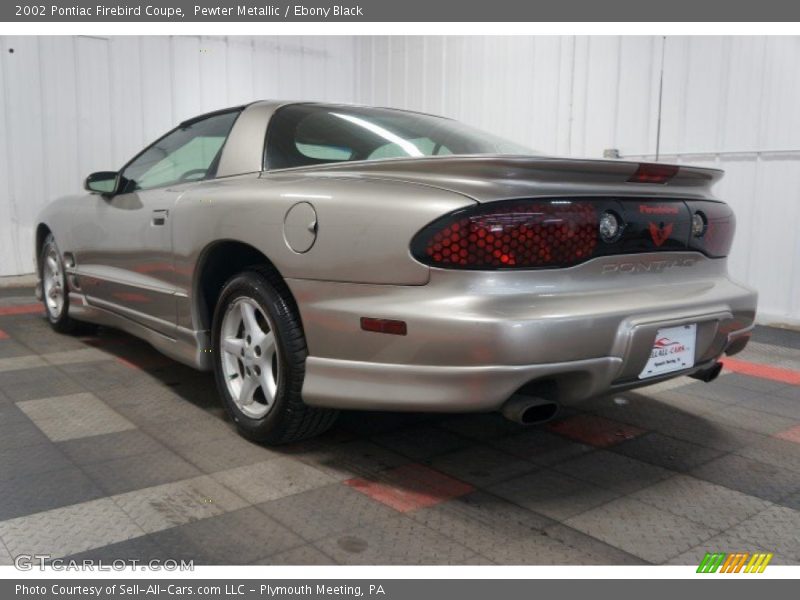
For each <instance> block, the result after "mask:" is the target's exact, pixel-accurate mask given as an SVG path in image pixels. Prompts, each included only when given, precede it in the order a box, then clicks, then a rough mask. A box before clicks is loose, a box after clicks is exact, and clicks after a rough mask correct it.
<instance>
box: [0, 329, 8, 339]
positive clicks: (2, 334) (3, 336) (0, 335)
mask: <svg viewBox="0 0 800 600" xmlns="http://www.w3.org/2000/svg"><path fill="white" fill-rule="evenodd" d="M7 339H8V334H7V333H6V332H5V331H3V330H2V329H0V340H7Z"/></svg>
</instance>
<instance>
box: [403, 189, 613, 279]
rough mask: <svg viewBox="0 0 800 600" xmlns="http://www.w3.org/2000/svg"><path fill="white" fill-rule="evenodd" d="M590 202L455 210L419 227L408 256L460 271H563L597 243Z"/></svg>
mask: <svg viewBox="0 0 800 600" xmlns="http://www.w3.org/2000/svg"><path fill="white" fill-rule="evenodd" d="M597 237H598V215H597V210H596V208H595V204H594V203H592V202H588V201H580V200H542V201H539V200H514V201H507V202H494V203H491V204H487V205H481V206H477V207H475V208H470V209H466V210H464V211H459V212H457V213H454V214H452V215H448V216H447V217H445V218H444V219H440V220H439V221H436V222H434V223H432V224H431V225H429V226H428V227H426V228H425V229H423V230H422V231H421V232H420V233H419V234H418V235H417V237H416V238H415V239H414V242H413V243H412V253H413V254H414V256H415V257H416V258H417V259H418V260H420V261H421V262H424V263H425V264H428V265H431V266H436V267H445V268H457V269H458V268H460V269H487V268H488V269H492V268H504V267H505V268H547V267H550V268H553V267H568V266H571V265H575V264H578V263H580V262H583V261H585V260H587V259H588V258H590V257H591V256H592V254H593V252H594V249H595V247H596V246H597V243H598V239H597Z"/></svg>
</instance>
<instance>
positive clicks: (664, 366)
mask: <svg viewBox="0 0 800 600" xmlns="http://www.w3.org/2000/svg"><path fill="white" fill-rule="evenodd" d="M696 340H697V324H696V323H692V324H691V325H680V326H678V327H665V328H664V329H659V330H658V333H656V339H655V341H654V342H653V348H652V350H651V351H650V360H648V361H647V364H646V365H645V366H644V369H642V372H641V373H639V379H647V378H648V377H656V376H657V375H664V374H665V373H671V372H673V371H682V370H683V369H689V368H690V367H693V366H694V348H695V342H696Z"/></svg>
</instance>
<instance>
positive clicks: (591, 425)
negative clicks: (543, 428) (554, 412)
mask: <svg viewBox="0 0 800 600" xmlns="http://www.w3.org/2000/svg"><path fill="white" fill-rule="evenodd" d="M547 428H548V429H549V430H550V431H553V432H555V433H559V434H561V435H563V436H565V437H568V438H570V439H573V440H575V441H577V442H581V443H583V444H589V445H590V446H596V447H598V448H607V447H608V446H613V445H614V444H619V443H620V442H624V441H625V440H630V439H632V438H635V437H637V436H640V435H642V434H643V433H646V431H645V430H644V429H640V428H638V427H634V426H633V425H628V424H626V423H620V422H619V421H612V420H611V419H605V418H603V417H597V416H594V415H575V416H574V417H568V418H566V419H563V420H561V421H555V422H553V423H551V424H550V425H548V427H547Z"/></svg>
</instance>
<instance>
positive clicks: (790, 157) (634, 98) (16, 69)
mask: <svg viewBox="0 0 800 600" xmlns="http://www.w3.org/2000/svg"><path fill="white" fill-rule="evenodd" d="M0 42H1V43H2V47H1V48H0V91H2V93H1V94H0V117H1V118H0V276H2V275H13V274H19V273H25V272H30V271H31V270H32V263H31V251H30V240H31V235H32V231H31V230H32V226H33V219H34V216H35V214H36V212H37V211H38V210H39V208H40V207H41V206H42V205H43V204H44V203H46V202H47V201H48V200H49V199H51V198H53V197H55V196H58V195H60V194H64V193H70V192H74V191H76V190H78V189H79V188H80V184H81V180H82V178H83V177H84V176H85V175H86V174H87V173H89V172H90V171H93V170H99V169H107V168H115V167H118V166H120V165H121V164H123V162H124V161H125V160H126V159H127V158H129V157H130V156H131V155H132V154H133V153H135V152H136V151H137V150H139V149H140V148H141V147H143V146H144V144H145V143H146V142H148V141H150V140H152V139H154V138H155V137H157V136H158V135H159V134H161V133H162V132H164V131H166V130H167V129H168V128H170V127H171V126H173V125H174V124H175V123H177V122H179V121H180V120H182V119H184V118H187V117H189V116H192V115H195V114H198V113H201V112H203V111H206V110H212V109H215V108H220V107H224V106H229V105H233V104H236V103H238V102H246V101H248V100H251V99H256V98H265V97H277V98H299V99H324V100H336V101H345V102H347V101H357V102H362V103H366V104H378V105H388V106H398V107H405V108H412V109H420V110H425V111H430V112H434V113H441V114H445V115H448V116H452V117H456V118H459V119H462V120H464V121H467V122H469V123H472V124H474V125H477V126H479V127H482V128H485V129H488V130H491V131H493V132H495V133H499V134H501V135H504V136H506V137H509V138H512V139H515V140H517V141H520V142H523V143H527V144H528V145H530V146H532V147H534V148H538V149H540V150H542V151H545V152H549V153H556V154H564V155H573V156H589V157H599V156H602V153H603V150H604V149H606V148H617V149H619V151H620V152H621V154H622V155H623V156H624V157H632V158H634V159H635V158H644V159H652V158H654V154H655V152H656V147H657V143H658V146H659V150H660V155H661V158H662V159H664V160H672V161H677V162H691V163H695V164H710V165H714V166H718V167H722V168H724V169H725V170H726V171H727V176H726V178H725V179H724V180H723V182H722V183H721V184H720V186H719V189H718V194H719V195H720V196H721V197H723V198H724V199H725V200H727V201H728V202H730V203H731V204H732V205H733V206H734V208H735V210H736V212H737V216H738V218H739V231H738V236H737V240H736V244H735V246H734V250H733V252H732V255H731V260H730V264H731V271H732V272H733V273H734V275H735V276H737V277H738V278H740V279H742V280H744V281H746V282H748V283H750V284H751V285H753V286H754V287H756V288H757V289H758V290H759V292H760V294H761V300H760V310H761V318H762V321H766V322H789V323H794V324H800V110H798V108H797V107H798V106H800V38H798V37H755V36H753V37H668V38H666V39H665V38H662V37H618V36H597V37H574V36H560V37H546V36H543V37H535V38H532V37H517V36H514V37H511V36H509V37H460V36H443V37H399V36H397V37H358V38H353V37H346V36H334V37H270V38H242V37H229V38H222V37H220V38H207V37H188V36H186V37H184V36H179V37H114V38H92V37H40V38H34V37H25V38H14V37H5V38H1V39H0ZM12 49H13V50H14V52H13V53H11V52H10V50H12ZM662 65H663V93H662V94H661V110H660V111H659V90H660V88H661V83H662V82H661V73H662ZM659 116H660V122H661V126H660V136H659ZM659 138H660V139H659Z"/></svg>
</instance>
